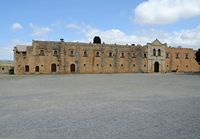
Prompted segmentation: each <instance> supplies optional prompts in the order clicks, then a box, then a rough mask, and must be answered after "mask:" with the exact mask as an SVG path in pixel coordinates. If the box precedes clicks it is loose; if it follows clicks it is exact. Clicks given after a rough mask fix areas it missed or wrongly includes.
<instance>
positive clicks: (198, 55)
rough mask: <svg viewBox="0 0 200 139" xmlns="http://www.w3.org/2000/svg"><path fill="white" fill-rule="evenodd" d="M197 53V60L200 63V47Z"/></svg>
mask: <svg viewBox="0 0 200 139" xmlns="http://www.w3.org/2000/svg"><path fill="white" fill-rule="evenodd" d="M195 55H196V58H195V59H196V61H197V62H198V63H199V64H200V49H198V51H197V52H196V53H195Z"/></svg>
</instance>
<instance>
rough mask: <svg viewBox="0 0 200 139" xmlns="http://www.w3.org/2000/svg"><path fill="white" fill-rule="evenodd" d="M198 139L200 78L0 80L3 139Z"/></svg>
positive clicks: (0, 133) (123, 76) (138, 76)
mask: <svg viewBox="0 0 200 139" xmlns="http://www.w3.org/2000/svg"><path fill="white" fill-rule="evenodd" d="M40 138H41V139H62V138H65V139H66V138H67V139H70V138H72V139H94V138H95V139H172V138H173V139H174V138H175V139H183V138H185V139H199V138H200V75H192V74H190V75H186V74H90V75H89V74H88V75H87V74H85V75H81V74H76V75H30V76H8V75H0V139H40Z"/></svg>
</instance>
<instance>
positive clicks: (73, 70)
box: [70, 64, 76, 73]
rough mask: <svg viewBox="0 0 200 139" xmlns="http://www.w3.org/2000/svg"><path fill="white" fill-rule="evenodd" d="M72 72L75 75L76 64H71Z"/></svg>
mask: <svg viewBox="0 0 200 139" xmlns="http://www.w3.org/2000/svg"><path fill="white" fill-rule="evenodd" d="M70 71H71V72H72V73H74V72H75V71H76V66H75V64H71V66H70Z"/></svg>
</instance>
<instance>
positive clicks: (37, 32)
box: [29, 23, 52, 36]
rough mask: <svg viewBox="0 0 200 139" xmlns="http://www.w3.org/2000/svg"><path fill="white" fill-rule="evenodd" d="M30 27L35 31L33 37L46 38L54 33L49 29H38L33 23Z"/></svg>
mask: <svg viewBox="0 0 200 139" xmlns="http://www.w3.org/2000/svg"><path fill="white" fill-rule="evenodd" d="M29 26H30V28H31V29H32V30H33V33H32V36H44V35H47V34H48V33H49V32H50V31H52V29H51V28H49V27H38V26H36V25H34V24H32V23H30V24H29Z"/></svg>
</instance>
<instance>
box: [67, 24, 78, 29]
mask: <svg viewBox="0 0 200 139" xmlns="http://www.w3.org/2000/svg"><path fill="white" fill-rule="evenodd" d="M66 27H67V28H68V29H80V26H79V25H76V24H68V25H67V26H66Z"/></svg>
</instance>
